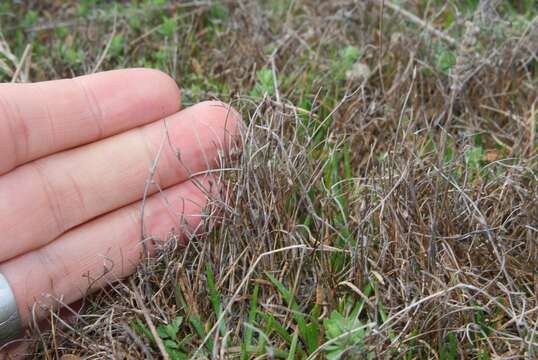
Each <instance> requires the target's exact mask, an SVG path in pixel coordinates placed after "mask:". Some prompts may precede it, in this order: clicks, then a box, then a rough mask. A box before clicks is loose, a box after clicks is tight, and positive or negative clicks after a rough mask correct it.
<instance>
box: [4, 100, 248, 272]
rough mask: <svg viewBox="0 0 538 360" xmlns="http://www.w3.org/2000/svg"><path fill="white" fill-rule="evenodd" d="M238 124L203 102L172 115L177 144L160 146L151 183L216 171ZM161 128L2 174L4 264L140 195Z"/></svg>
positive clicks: (170, 125)
mask: <svg viewBox="0 0 538 360" xmlns="http://www.w3.org/2000/svg"><path fill="white" fill-rule="evenodd" d="M237 120H238V117H237V115H235V113H232V112H230V110H229V108H228V107H227V106H224V105H223V104H221V103H218V102H204V103H200V104H198V105H195V106H192V107H190V108H187V109H185V110H183V111H181V112H179V113H177V114H175V115H173V116H171V117H169V118H167V119H166V122H167V126H168V127H167V128H168V137H167V139H166V141H167V142H168V141H170V143H171V145H172V146H169V145H165V146H164V147H163V149H162V153H161V156H160V160H159V163H158V166H157V171H156V174H155V179H154V180H156V181H157V182H158V183H159V186H160V187H161V188H166V187H169V186H172V185H175V184H178V183H181V182H183V181H185V180H187V179H188V178H189V177H190V175H191V174H193V173H197V172H202V171H205V170H207V169H208V168H210V167H211V166H215V165H216V164H217V162H218V157H219V153H220V151H219V150H225V146H226V145H227V144H229V143H230V135H234V134H236V132H237V125H238V122H237ZM163 131H164V125H163V120H161V121H159V122H156V123H153V124H150V125H146V126H144V127H141V128H137V129H134V130H131V131H128V132H125V133H123V134H119V135H116V136H113V137H111V138H108V139H105V140H101V141H99V142H96V143H93V144H89V145H85V146H82V147H80V148H76V149H73V150H69V151H65V152H62V153H58V154H55V155H52V156H49V157H47V158H44V159H40V160H37V161H34V162H32V163H29V164H26V165H23V166H21V167H19V168H17V169H15V170H14V171H12V172H10V173H8V174H6V175H4V176H2V177H0V189H2V193H1V194H0V228H1V229H5V230H4V233H3V234H2V238H3V243H2V252H1V253H0V262H2V261H5V260H8V259H10V258H13V257H15V256H17V255H20V254H22V253H25V252H27V251H30V250H33V249H36V248H38V247H41V246H43V245H45V244H47V243H48V242H50V241H52V240H54V239H55V238H57V237H58V236H60V235H61V234H63V233H64V232H66V231H67V230H69V229H72V228H73V227H75V226H77V225H79V224H81V223H84V222H86V221H88V220H91V219H93V218H95V217H97V216H99V215H102V214H104V213H107V212H110V211H112V210H115V209H118V208H120V207H122V206H124V205H126V204H130V203H132V202H134V201H137V200H139V199H140V198H142V196H143V191H144V186H143V184H144V181H145V180H146V179H147V178H148V176H149V168H150V166H151V163H152V162H153V161H154V159H155V156H156V154H157V152H158V149H159V147H160V145H161V142H162V139H163ZM176 151H177V152H176ZM176 154H179V156H180V159H181V161H178V159H177V155H176ZM150 190H151V191H150V193H153V192H155V191H156V190H157V187H155V186H153V187H151V189H150Z"/></svg>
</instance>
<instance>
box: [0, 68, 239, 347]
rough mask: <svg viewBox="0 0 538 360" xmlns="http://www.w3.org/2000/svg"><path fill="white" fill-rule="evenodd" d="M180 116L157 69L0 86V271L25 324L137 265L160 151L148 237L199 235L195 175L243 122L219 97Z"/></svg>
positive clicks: (206, 177)
mask: <svg viewBox="0 0 538 360" xmlns="http://www.w3.org/2000/svg"><path fill="white" fill-rule="evenodd" d="M179 110H180V93H179V90H178V88H177V86H176V84H175V82H174V81H173V80H172V79H171V78H169V77H168V76H166V75H164V74H163V73H161V72H158V71H155V70H147V69H129V70H117V71H110V72H104V73H99V74H94V75H88V76H82V77H78V78H75V79H69V80H57V81H49V82H42V83H35V84H0V237H1V238H0V273H1V274H3V275H4V276H5V278H6V279H7V281H8V282H9V284H10V287H11V290H12V292H13V294H14V296H15V299H16V304H17V308H18V310H19V314H20V319H21V322H22V324H24V325H25V324H28V323H29V321H30V320H31V319H32V317H33V316H36V317H37V318H39V317H40V316H42V314H41V313H40V311H39V310H37V311H36V312H34V313H33V314H32V307H33V306H34V304H36V303H37V304H45V305H53V304H54V303H55V300H54V299H61V300H62V302H63V303H65V304H69V303H72V302H74V301H76V300H78V299H80V298H81V297H83V296H84V295H85V294H86V293H87V292H88V291H91V290H95V289H98V288H100V287H103V286H105V285H106V284H108V283H109V282H111V281H114V280H117V279H120V278H122V277H125V276H126V275H129V274H130V273H132V272H133V271H134V270H135V268H136V266H137V264H138V263H139V261H140V260H141V258H142V250H143V245H142V244H141V241H140V240H141V218H142V216H141V199H142V198H143V196H144V189H145V186H144V184H145V183H146V181H147V180H148V178H149V176H150V168H151V166H152V164H153V163H154V161H155V160H156V158H157V154H159V156H158V163H157V166H156V169H155V170H156V171H155V175H154V177H153V180H155V182H156V183H157V184H158V186H157V185H155V184H153V185H151V186H149V194H148V195H149V196H148V198H147V199H146V200H145V202H144V226H145V233H146V234H151V235H152V236H153V237H157V238H160V239H162V240H166V237H167V235H168V234H169V232H170V231H171V230H172V229H174V230H175V231H177V232H178V233H179V235H180V236H181V235H182V234H183V236H185V233H184V232H182V229H181V228H179V225H180V224H183V223H184V224H187V227H188V228H189V229H195V228H196V226H197V225H198V223H199V222H200V220H201V210H202V208H203V207H204V206H205V205H206V203H207V197H208V192H209V193H211V192H212V190H211V187H212V186H213V187H214V186H215V181H212V175H211V174H204V172H205V173H208V172H207V171H206V170H209V169H210V168H214V167H217V166H218V165H219V157H221V156H222V155H223V154H226V153H227V151H228V150H229V146H230V144H231V142H232V140H233V138H234V137H235V136H236V135H237V134H238V126H239V123H240V120H239V115H238V114H237V113H236V112H235V111H233V110H231V109H230V108H229V107H227V106H226V105H224V104H221V103H218V102H204V103H200V104H197V105H194V106H192V107H190V108H187V109H184V110H182V111H179ZM178 111H179V112H178ZM165 120H166V126H165ZM165 128H166V130H167V131H166V132H165ZM163 134H165V135H166V137H165V136H163ZM163 140H164V141H165V142H164V146H163ZM160 149H161V150H160ZM178 155H179V156H178ZM178 157H179V158H180V159H178ZM159 189H162V191H159ZM146 245H147V247H148V248H149V249H150V251H151V250H152V249H153V248H154V246H152V245H153V244H152V242H146ZM0 296H1V294H0ZM0 300H1V299H0ZM0 303H1V301H0ZM37 309H39V307H37ZM0 310H1V309H0ZM0 315H1V313H0ZM1 320H2V319H0V322H1ZM0 340H1V339H0ZM1 349H2V344H1V341H0V350H1ZM0 353H1V351H0ZM0 357H1V354H0Z"/></svg>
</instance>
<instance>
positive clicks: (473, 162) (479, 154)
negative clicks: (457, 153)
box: [465, 146, 484, 171]
mask: <svg viewBox="0 0 538 360" xmlns="http://www.w3.org/2000/svg"><path fill="white" fill-rule="evenodd" d="M483 157H484V149H483V148H482V146H475V147H473V148H471V149H467V150H466V151H465V162H466V163H467V166H468V167H469V169H471V170H475V171H476V170H480V167H481V164H482V158H483Z"/></svg>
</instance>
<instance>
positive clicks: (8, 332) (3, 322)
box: [0, 273, 22, 346]
mask: <svg viewBox="0 0 538 360" xmlns="http://www.w3.org/2000/svg"><path fill="white" fill-rule="evenodd" d="M21 333H22V322H21V317H20V315H19V310H18V309H17V302H16V301H15V295H13V291H11V287H10V286H9V283H8V282H7V279H6V278H5V277H4V275H2V273H0V346H2V345H5V344H7V343H8V342H10V341H12V340H15V339H16V338H17V337H19V336H20V335H21Z"/></svg>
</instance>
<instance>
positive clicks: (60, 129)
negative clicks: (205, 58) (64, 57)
mask: <svg viewBox="0 0 538 360" xmlns="http://www.w3.org/2000/svg"><path fill="white" fill-rule="evenodd" d="M179 108H180V93H179V89H178V87H177V85H176V83H175V81H174V80H173V79H172V78H170V77H169V76H168V75H166V74H164V73H162V72H160V71H157V70H151V69H127V70H113V71H107V72H102V73H98V74H93V75H86V76H80V77H77V78H73V79H64V80H54V81H45V82H40V83H34V84H0V154H2V156H0V174H3V173H6V172H8V171H10V170H11V169H13V168H15V167H16V166H19V165H21V164H24V163H26V162H29V161H31V160H35V159H38V158H41V157H44V156H46V155H49V154H53V153H55V152H58V151H61V150H65V149H69V148H73V147H76V146H79V145H83V144H87V143H90V142H93V141H96V140H99V139H102V138H106V137H109V136H111V135H114V134H117V133H120V132H123V131H125V130H128V129H131V128H134V127H137V126H140V125H144V124H147V123H150V122H153V121H156V120H158V119H161V118H163V117H166V116H168V115H171V114H173V113H175V112H177V111H178V110H179Z"/></svg>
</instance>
